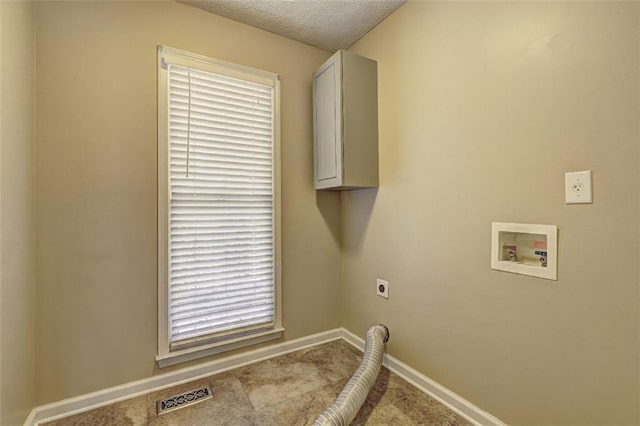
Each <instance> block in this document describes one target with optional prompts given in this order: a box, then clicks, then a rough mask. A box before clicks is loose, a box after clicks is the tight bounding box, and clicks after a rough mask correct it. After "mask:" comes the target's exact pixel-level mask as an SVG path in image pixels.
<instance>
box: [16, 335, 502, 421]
mask: <svg viewBox="0 0 640 426" xmlns="http://www.w3.org/2000/svg"><path fill="white" fill-rule="evenodd" d="M338 339H344V340H345V341H346V342H347V343H350V344H351V345H353V346H355V347H356V348H358V349H359V350H360V351H364V340H363V339H362V338H360V337H358V336H356V335H355V334H353V333H351V332H350V331H349V330H347V329H345V328H336V329H333V330H328V331H325V332H322V333H317V334H313V335H310V336H305V337H301V338H299V339H295V340H291V341H287V342H283V343H277V344H275V345H271V346H267V347H264V348H260V349H255V350H252V351H248V352H244V353H241V354H237V355H233V356H230V357H226V358H223V359H219V360H214V361H209V362H206V363H203V364H200V365H197V366H194V367H187V368H183V369H181V370H177V371H173V372H170V373H165V374H160V375H157V376H153V377H149V378H146V379H142V380H136V381H133V382H129V383H125V384H123V385H119V386H114V387H111V388H107V389H103V390H100V391H97V392H92V393H89V394H86V395H80V396H77V397H74V398H69V399H65V400H62V401H58V402H53V403H51V404H46V405H43V406H40V407H36V408H34V409H33V411H32V412H31V414H30V415H29V417H28V418H27V420H26V421H25V423H24V426H36V425H38V424H39V423H40V422H42V423H44V422H50V421H53V420H58V419H61V418H64V417H68V416H72V415H74V414H79V413H83V412H85V411H89V410H93V409H95V408H99V407H103V406H105V405H109V404H113V403H116V402H120V401H124V400H126V399H130V398H135V397H137V396H141V395H145V394H147V393H151V392H156V391H159V390H162V389H166V388H170V387H173V386H176V385H180V384H183V383H187V382H191V381H193V380H198V379H201V378H204V377H207V376H211V375H213V374H218V373H222V372H225V371H228V370H231V369H234V368H238V367H242V366H245V365H249V364H253V363H256V362H260V361H263V360H266V359H269V358H273V357H276V356H280V355H284V354H287V353H290V352H295V351H299V350H301V349H306V348H309V347H313V346H317V345H321V344H324V343H328V342H331V341H334V340H338ZM383 365H384V366H385V367H387V368H388V369H389V370H391V371H392V372H393V373H395V374H397V375H398V376H400V377H402V378H403V379H405V380H406V381H408V382H409V383H411V384H412V385H414V386H416V387H417V388H418V389H420V390H422V391H423V392H425V393H426V394H428V395H429V396H431V397H432V398H434V399H436V400H438V401H439V402H441V403H442V404H444V405H446V406H447V407H449V408H451V409H452V410H453V411H455V412H456V413H458V414H459V415H460V416H462V417H464V418H465V419H467V420H469V421H470V422H472V423H474V424H476V425H483V426H506V425H505V423H503V422H501V421H500V420H498V419H497V418H495V417H493V416H492V415H491V414H489V413H487V412H485V411H483V410H481V409H480V408H478V407H476V406H475V405H473V404H472V403H470V402H469V401H467V400H466V399H464V398H462V397H461V396H459V395H457V394H455V393H453V392H451V391H450V390H449V389H447V388H445V387H444V386H442V385H440V384H439V383H436V382H435V381H433V380H431V379H430V378H428V377H427V376H425V375H424V374H422V373H420V372H418V371H416V370H414V369H413V368H411V367H409V366H408V365H406V364H404V363H403V362H401V361H399V360H397V359H396V358H394V357H392V356H389V355H386V354H385V356H384V361H383Z"/></svg>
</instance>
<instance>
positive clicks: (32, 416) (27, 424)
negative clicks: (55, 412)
mask: <svg viewBox="0 0 640 426" xmlns="http://www.w3.org/2000/svg"><path fill="white" fill-rule="evenodd" d="M37 424H38V418H37V412H36V408H35V407H34V409H33V410H31V412H30V413H29V416H27V419H26V420H25V421H24V426H37Z"/></svg>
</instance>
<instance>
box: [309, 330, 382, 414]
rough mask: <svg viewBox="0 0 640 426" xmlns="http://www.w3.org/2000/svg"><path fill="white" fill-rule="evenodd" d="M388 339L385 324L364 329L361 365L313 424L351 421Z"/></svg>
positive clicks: (371, 382)
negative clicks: (365, 332)
mask: <svg viewBox="0 0 640 426" xmlns="http://www.w3.org/2000/svg"><path fill="white" fill-rule="evenodd" d="M387 341H389V329H388V328H387V327H385V326H384V325H382V324H378V325H374V326H373V327H371V328H370V329H369V331H367V338H366V341H365V346H364V355H363V357H362V363H361V364H360V367H358V370H357V371H356V372H355V373H354V374H353V376H351V379H350V380H349V381H348V382H347V384H346V385H345V387H344V389H342V392H340V395H338V398H336V400H335V401H334V403H333V404H331V405H330V406H329V408H327V409H326V410H324V412H323V413H322V414H320V415H319V416H318V417H317V418H316V420H315V422H313V425H314V426H346V425H348V424H349V423H351V420H353V418H354V417H355V416H356V414H358V411H359V410H360V407H362V404H363V403H364V400H365V399H367V395H368V394H369V391H370V390H371V387H372V386H373V384H374V383H375V382H376V380H377V378H378V373H379V372H380V367H381V366H382V356H383V355H384V344H385V343H387Z"/></svg>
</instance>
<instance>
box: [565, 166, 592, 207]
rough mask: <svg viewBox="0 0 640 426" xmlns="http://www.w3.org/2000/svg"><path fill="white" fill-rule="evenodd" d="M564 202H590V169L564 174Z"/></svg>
mask: <svg viewBox="0 0 640 426" xmlns="http://www.w3.org/2000/svg"><path fill="white" fill-rule="evenodd" d="M564 187H565V189H564V190H565V202H566V203H567V204H591V203H592V202H593V195H592V190H591V170H585V171H583V172H571V173H565V174H564Z"/></svg>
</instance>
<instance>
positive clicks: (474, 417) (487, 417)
mask: <svg viewBox="0 0 640 426" xmlns="http://www.w3.org/2000/svg"><path fill="white" fill-rule="evenodd" d="M342 338H343V339H344V340H345V341H346V342H348V343H350V344H351V345H353V346H354V347H356V348H357V349H359V350H361V351H364V339H362V338H360V337H358V336H357V335H355V334H353V333H352V332H350V331H349V330H347V329H345V328H343V329H342ZM392 338H393V335H392ZM382 365H384V366H385V367H387V368H388V369H389V370H390V371H391V372H393V373H395V374H397V375H398V376H400V377H402V378H403V379H404V380H406V381H407V382H409V383H411V384H412V385H414V386H415V387H417V388H418V389H420V390H421V391H423V392H424V393H426V394H427V395H429V396H430V397H432V398H433V399H435V400H437V401H439V402H440V403H442V404H443V405H445V406H447V407H449V408H450V409H451V410H453V411H454V412H456V413H457V414H459V415H460V416H462V417H464V418H465V419H467V420H468V421H470V422H471V423H473V424H476V425H482V426H506V424H505V423H503V422H502V421H500V420H499V419H497V418H496V417H494V416H492V415H491V414H489V413H487V412H486V411H484V410H482V409H480V408H478V407H476V406H475V405H473V404H472V403H470V402H469V401H467V400H466V399H464V398H463V397H461V396H460V395H458V394H456V393H454V392H452V391H450V390H449V389H447V388H445V387H444V386H442V385H441V384H439V383H437V382H435V381H434V380H431V379H430V378H428V377H427V376H425V375H424V374H422V373H420V372H419V371H417V370H415V369H413V368H411V367H409V366H408V365H407V364H405V363H404V362H402V361H399V360H398V359H396V358H394V357H392V356H391V355H388V354H385V355H384V358H383V361H382Z"/></svg>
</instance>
